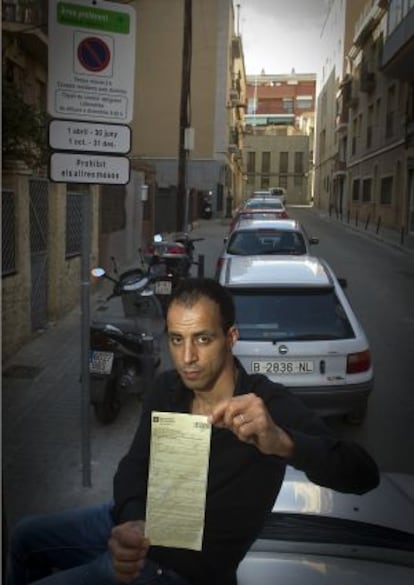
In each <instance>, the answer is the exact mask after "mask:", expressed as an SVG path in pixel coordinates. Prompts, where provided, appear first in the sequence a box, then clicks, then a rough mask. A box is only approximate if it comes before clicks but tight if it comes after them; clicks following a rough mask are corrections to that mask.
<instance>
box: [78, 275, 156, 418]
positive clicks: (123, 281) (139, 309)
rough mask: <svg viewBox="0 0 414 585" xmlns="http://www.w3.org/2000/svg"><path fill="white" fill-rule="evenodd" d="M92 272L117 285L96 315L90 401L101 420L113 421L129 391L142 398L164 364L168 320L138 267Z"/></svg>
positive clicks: (90, 357) (147, 277) (90, 364)
mask: <svg viewBox="0 0 414 585" xmlns="http://www.w3.org/2000/svg"><path fill="white" fill-rule="evenodd" d="M92 275H93V276H94V277H96V278H107V279H108V280H110V281H111V282H112V283H113V290H112V293H111V294H110V296H109V297H108V298H107V299H106V302H105V303H104V304H103V305H102V306H101V307H98V309H97V311H96V312H95V314H94V316H93V319H92V322H91V326H90V352H89V375H90V401H91V404H92V405H93V408H94V411H95V416H96V418H97V419H98V420H99V421H100V422H101V423H103V424H108V423H111V422H113V421H114V420H115V419H116V417H117V416H118V414H119V412H120V409H121V403H122V398H123V395H124V394H125V393H128V394H135V395H137V396H138V397H142V396H143V395H144V393H145V392H146V391H147V389H148V387H149V385H150V382H151V380H152V379H153V377H154V375H155V373H156V370H157V367H158V366H159V364H160V353H161V337H162V335H163V333H164V330H165V319H164V314H163V310H162V307H161V304H160V302H159V300H158V298H157V296H156V295H155V294H154V291H153V290H152V288H151V287H152V280H153V279H152V277H151V275H150V274H149V273H145V272H144V271H143V270H141V269H140V268H137V269H133V270H128V271H127V272H124V273H122V274H121V275H120V277H119V279H116V278H114V277H112V276H110V275H108V274H107V273H106V271H105V270H104V269H103V268H94V269H93V270H92Z"/></svg>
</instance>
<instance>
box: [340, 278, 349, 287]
mask: <svg viewBox="0 0 414 585" xmlns="http://www.w3.org/2000/svg"><path fill="white" fill-rule="evenodd" d="M338 282H339V284H340V285H341V287H342V288H347V286H348V281H347V280H346V278H342V277H340V278H338Z"/></svg>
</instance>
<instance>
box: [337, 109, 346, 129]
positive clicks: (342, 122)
mask: <svg viewBox="0 0 414 585" xmlns="http://www.w3.org/2000/svg"><path fill="white" fill-rule="evenodd" d="M348 120H349V110H348V108H345V109H343V110H342V111H341V112H339V113H338V115H337V116H336V120H335V123H336V124H335V130H336V131H337V132H346V131H347V129H348Z"/></svg>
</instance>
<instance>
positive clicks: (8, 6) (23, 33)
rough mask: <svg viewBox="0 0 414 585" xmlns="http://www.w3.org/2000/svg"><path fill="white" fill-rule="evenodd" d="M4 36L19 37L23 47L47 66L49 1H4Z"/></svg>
mask: <svg viewBox="0 0 414 585" xmlns="http://www.w3.org/2000/svg"><path fill="white" fill-rule="evenodd" d="M2 19H3V20H2V33H3V37H4V38H6V37H7V36H9V37H10V36H12V37H15V38H17V39H18V41H19V44H20V46H21V48H22V49H23V50H24V51H26V52H27V53H29V54H30V56H32V57H33V58H34V59H36V60H38V61H39V62H41V63H42V64H43V65H44V66H45V67H46V66H47V53H48V37H47V19H48V13H47V2H19V1H17V2H2Z"/></svg>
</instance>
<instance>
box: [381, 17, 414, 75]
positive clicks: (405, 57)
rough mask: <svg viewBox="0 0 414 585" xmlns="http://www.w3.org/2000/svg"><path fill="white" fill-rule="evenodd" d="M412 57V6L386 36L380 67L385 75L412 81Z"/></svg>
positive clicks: (413, 21)
mask: <svg viewBox="0 0 414 585" xmlns="http://www.w3.org/2000/svg"><path fill="white" fill-rule="evenodd" d="M413 59H414V8H411V10H410V11H409V12H408V13H407V14H406V15H405V16H404V17H403V18H402V20H401V21H400V22H399V23H398V25H397V26H396V27H395V28H394V29H393V30H392V32H391V33H390V34H389V35H388V36H387V38H386V39H385V42H384V49H383V52H382V67H383V71H384V73H385V74H386V75H388V76H390V77H395V78H397V79H401V80H405V81H412V80H413V79H414V72H413V65H412V64H413Z"/></svg>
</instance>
